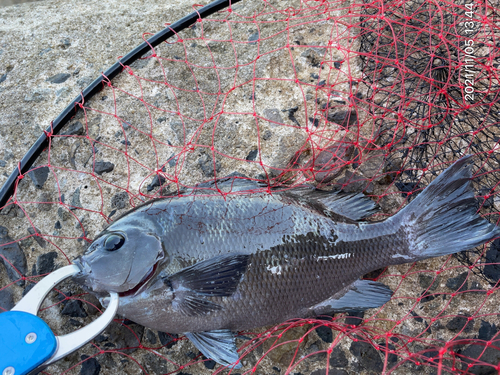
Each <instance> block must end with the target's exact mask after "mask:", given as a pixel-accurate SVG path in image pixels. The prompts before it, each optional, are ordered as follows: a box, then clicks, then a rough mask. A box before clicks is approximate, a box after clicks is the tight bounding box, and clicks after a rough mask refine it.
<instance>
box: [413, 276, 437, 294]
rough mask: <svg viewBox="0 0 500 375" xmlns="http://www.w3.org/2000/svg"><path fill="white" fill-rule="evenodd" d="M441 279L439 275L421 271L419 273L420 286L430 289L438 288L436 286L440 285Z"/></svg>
mask: <svg viewBox="0 0 500 375" xmlns="http://www.w3.org/2000/svg"><path fill="white" fill-rule="evenodd" d="M434 280H435V281H434ZM439 280H440V277H439V276H436V277H434V276H431V275H426V274H425V273H421V274H419V275H418V283H419V285H420V287H422V288H423V289H426V290H427V289H429V290H430V291H434V290H436V288H437V287H438V285H439ZM431 284H432V285H431ZM429 287H430V288H429Z"/></svg>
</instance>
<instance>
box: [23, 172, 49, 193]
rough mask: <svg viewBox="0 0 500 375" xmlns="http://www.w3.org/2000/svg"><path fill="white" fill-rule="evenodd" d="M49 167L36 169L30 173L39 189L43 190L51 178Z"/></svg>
mask: <svg viewBox="0 0 500 375" xmlns="http://www.w3.org/2000/svg"><path fill="white" fill-rule="evenodd" d="M49 171H50V169H49V167H35V168H33V169H31V170H30V171H29V172H28V176H29V177H30V178H31V181H33V183H34V184H35V187H36V188H37V189H41V188H43V185H44V184H45V181H47V177H49Z"/></svg>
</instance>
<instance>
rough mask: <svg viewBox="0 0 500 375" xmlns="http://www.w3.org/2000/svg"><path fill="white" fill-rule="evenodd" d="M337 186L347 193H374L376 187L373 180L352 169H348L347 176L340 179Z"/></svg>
mask: <svg viewBox="0 0 500 375" xmlns="http://www.w3.org/2000/svg"><path fill="white" fill-rule="evenodd" d="M335 186H336V187H338V188H339V189H341V190H343V191H345V192H346V193H360V192H365V193H366V194H372V193H373V189H374V185H373V182H371V181H370V180H368V179H367V178H366V177H363V176H361V175H359V174H357V173H355V172H351V171H346V172H345V177H343V178H341V179H339V180H338V181H337V182H336V183H335Z"/></svg>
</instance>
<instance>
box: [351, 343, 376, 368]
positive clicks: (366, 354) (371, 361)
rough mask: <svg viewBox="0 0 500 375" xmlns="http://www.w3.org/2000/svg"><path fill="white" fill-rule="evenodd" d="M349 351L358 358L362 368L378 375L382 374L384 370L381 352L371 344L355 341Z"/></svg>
mask: <svg viewBox="0 0 500 375" xmlns="http://www.w3.org/2000/svg"><path fill="white" fill-rule="evenodd" d="M349 350H350V351H351V353H352V355H354V356H355V357H356V358H357V360H358V363H359V365H360V367H362V368H364V369H366V370H370V371H375V372H376V373H381V372H382V370H383V369H384V363H383V362H382V359H381V358H380V354H379V352H378V351H377V350H376V349H375V348H374V347H373V346H372V345H371V344H369V343H367V342H363V341H353V342H352V344H351V347H350V349H349Z"/></svg>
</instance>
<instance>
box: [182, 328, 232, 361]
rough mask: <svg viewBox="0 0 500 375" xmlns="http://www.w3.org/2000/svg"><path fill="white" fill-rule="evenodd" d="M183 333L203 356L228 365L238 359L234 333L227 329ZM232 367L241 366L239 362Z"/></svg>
mask: <svg viewBox="0 0 500 375" xmlns="http://www.w3.org/2000/svg"><path fill="white" fill-rule="evenodd" d="M185 335H186V337H187V338H188V339H189V340H190V341H191V342H192V343H193V345H194V346H196V348H198V350H199V351H200V352H201V353H202V354H203V355H204V356H205V357H207V358H210V359H213V360H214V361H215V362H217V363H219V364H221V365H224V366H230V365H232V364H233V363H235V362H236V361H238V359H239V356H238V352H237V351H236V342H235V339H234V334H233V333H232V332H231V331H230V330H228V329H220V330H214V331H208V332H187V333H185ZM234 368H241V364H240V363H238V364H237V365H235V366H234Z"/></svg>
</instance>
